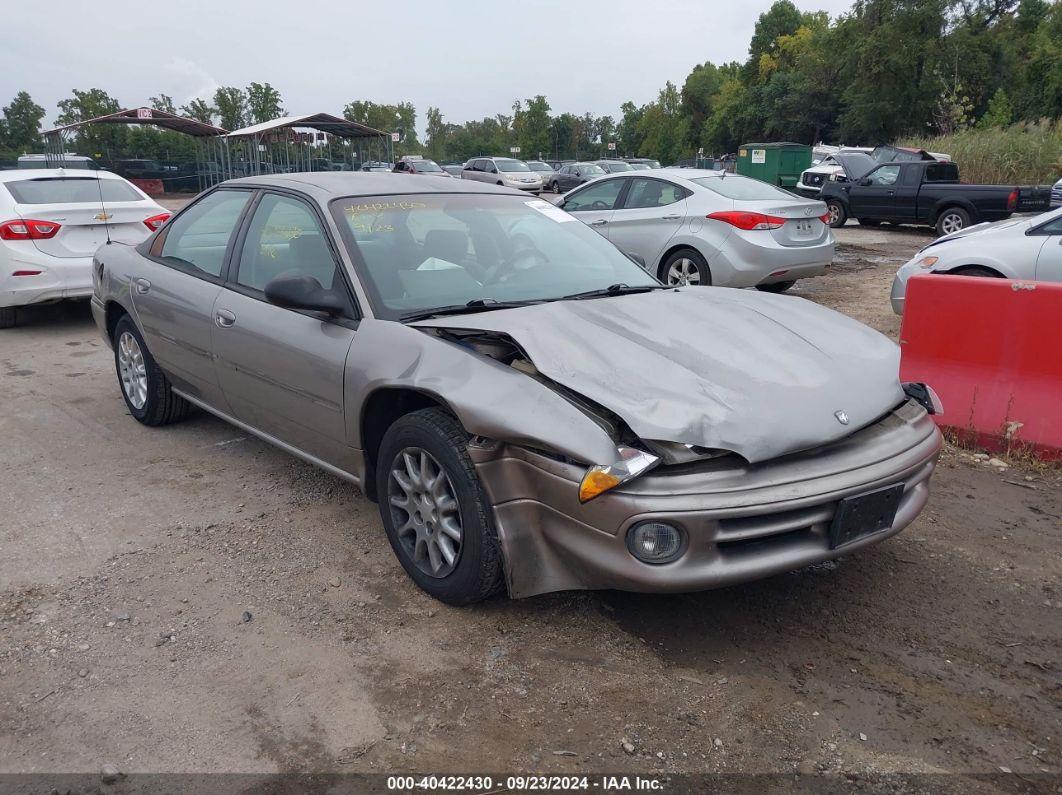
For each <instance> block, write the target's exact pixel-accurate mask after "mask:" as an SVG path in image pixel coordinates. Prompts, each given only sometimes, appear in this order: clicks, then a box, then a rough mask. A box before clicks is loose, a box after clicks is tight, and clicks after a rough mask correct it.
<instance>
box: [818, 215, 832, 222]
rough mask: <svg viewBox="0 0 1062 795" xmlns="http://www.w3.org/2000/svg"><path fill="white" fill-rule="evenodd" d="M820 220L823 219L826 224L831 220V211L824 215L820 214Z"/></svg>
mask: <svg viewBox="0 0 1062 795" xmlns="http://www.w3.org/2000/svg"><path fill="white" fill-rule="evenodd" d="M819 220H820V221H822V222H823V223H824V224H828V223H829V222H830V214H829V213H823V214H822V215H820V216H819Z"/></svg>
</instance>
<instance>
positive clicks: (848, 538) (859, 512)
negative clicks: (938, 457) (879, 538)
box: [830, 483, 903, 549]
mask: <svg viewBox="0 0 1062 795" xmlns="http://www.w3.org/2000/svg"><path fill="white" fill-rule="evenodd" d="M902 497H903V484H902V483H897V484H896V485H895V486H886V487H885V488H883V489H878V490H877V491H872V492H870V493H869V494H860V495H858V496H855V497H845V498H844V499H843V500H841V501H840V502H839V503H838V504H837V512H836V513H835V514H834V516H833V522H832V523H831V524H830V549H837V548H838V547H843V546H844V545H845V544H850V543H852V542H853V541H857V540H859V539H860V538H864V537H865V536H868V535H871V534H872V533H877V532H880V531H881V530H885V529H886V528H889V527H892V523H893V522H894V521H895V520H896V511H897V510H898V509H899V507H900V499H901V498H902Z"/></svg>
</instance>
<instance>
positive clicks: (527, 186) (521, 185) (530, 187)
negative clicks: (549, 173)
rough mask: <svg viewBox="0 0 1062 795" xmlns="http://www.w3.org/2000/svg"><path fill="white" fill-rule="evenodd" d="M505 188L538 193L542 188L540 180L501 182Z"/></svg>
mask: <svg viewBox="0 0 1062 795" xmlns="http://www.w3.org/2000/svg"><path fill="white" fill-rule="evenodd" d="M502 185H504V186H505V187H506V188H516V189H517V190H526V191H532V192H534V193H538V192H539V191H541V190H542V183H541V182H504V181H503V182H502Z"/></svg>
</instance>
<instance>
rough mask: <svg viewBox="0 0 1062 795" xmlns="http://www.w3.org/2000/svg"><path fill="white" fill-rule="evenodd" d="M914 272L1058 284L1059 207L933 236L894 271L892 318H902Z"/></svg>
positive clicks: (1061, 267) (1061, 255)
mask: <svg viewBox="0 0 1062 795" xmlns="http://www.w3.org/2000/svg"><path fill="white" fill-rule="evenodd" d="M916 273H953V274H958V275H960V276H988V277H995V278H1004V279H1028V280H1035V281H1041V282H1062V209H1058V210H1052V211H1050V212H1047V213H1043V214H1042V215H1034V216H1032V217H1031V218H1010V219H1007V220H1006V221H996V222H995V223H991V224H978V225H977V226H970V227H967V228H966V229H963V230H962V231H960V232H955V233H954V234H951V235H946V236H944V237H938V238H937V239H936V240H934V241H933V242H932V243H930V244H928V245H927V246H925V247H923V248H922V249H921V250H920V251H919V252H918V253H917V254H915V255H914V257H912V258H911V260H910V261H908V262H906V263H905V264H903V265H901V266H900V269H899V270H898V271H896V277H895V278H894V279H893V282H892V295H891V301H892V311H893V312H895V313H896V314H897V315H902V314H903V306H904V297H905V295H906V293H907V280H908V279H910V278H911V277H912V276H913V275H915V274H916Z"/></svg>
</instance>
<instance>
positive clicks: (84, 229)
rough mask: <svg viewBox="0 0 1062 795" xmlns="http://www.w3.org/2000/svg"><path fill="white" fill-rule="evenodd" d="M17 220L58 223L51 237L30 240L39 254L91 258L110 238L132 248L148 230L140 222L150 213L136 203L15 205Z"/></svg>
mask: <svg viewBox="0 0 1062 795" xmlns="http://www.w3.org/2000/svg"><path fill="white" fill-rule="evenodd" d="M15 212H16V213H17V214H18V215H19V217H20V218H32V219H34V220H38V221H53V222H55V223H57V224H59V231H58V232H56V234H55V236H54V237H50V238H47V239H45V240H34V241H33V245H34V246H36V247H37V250H38V251H40V252H41V253H42V254H47V255H49V256H51V257H91V256H92V255H93V254H95V253H96V249H98V248H99V247H100V246H102V245H103V244H104V243H106V242H107V238H108V233H109V235H110V239H111V240H112V241H114V242H118V243H128V244H130V245H136V244H137V243H139V242H140V241H141V240H143V239H144V238H145V237H146V236H147V234H148V233H149V232H150V231H151V230H150V229H148V228H147V227H146V226H145V225H144V219H145V218H147V217H149V216H150V215H151V213H150V212H149V210H148V208H145V207H144V206H143V205H142V204H141V203H140V202H136V203H133V202H125V203H117V204H106V205H100V204H78V205H76V206H72V205H61V204H16V205H15Z"/></svg>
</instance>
